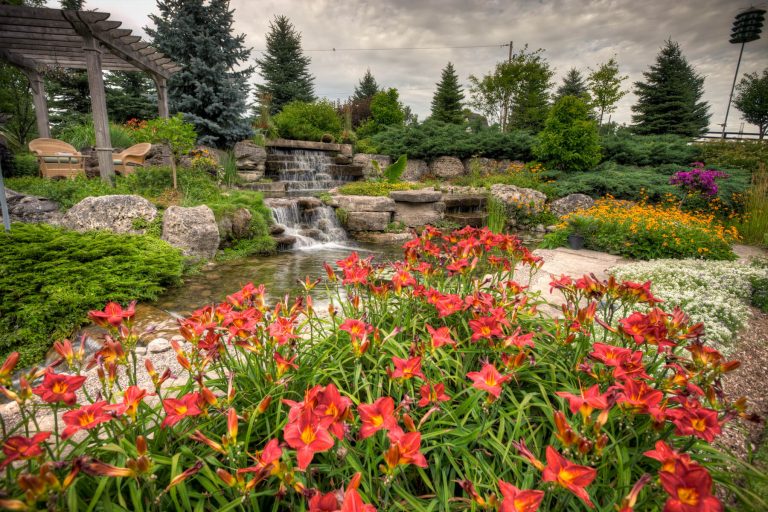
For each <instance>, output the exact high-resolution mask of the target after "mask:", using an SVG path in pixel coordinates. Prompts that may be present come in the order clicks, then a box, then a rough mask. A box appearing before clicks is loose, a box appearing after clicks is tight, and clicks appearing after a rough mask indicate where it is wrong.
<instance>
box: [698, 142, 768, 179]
mask: <svg viewBox="0 0 768 512" xmlns="http://www.w3.org/2000/svg"><path fill="white" fill-rule="evenodd" d="M693 147H694V148H695V149H696V150H697V151H698V153H699V154H698V158H697V160H700V161H702V162H706V163H707V164H709V165H714V166H716V167H718V168H727V169H731V168H741V169H745V170H747V171H750V172H755V171H757V169H758V167H759V166H760V164H761V163H763V164H765V163H766V162H768V144H766V143H765V142H764V141H750V140H743V141H722V140H719V141H707V142H699V143H696V144H694V146H693Z"/></svg>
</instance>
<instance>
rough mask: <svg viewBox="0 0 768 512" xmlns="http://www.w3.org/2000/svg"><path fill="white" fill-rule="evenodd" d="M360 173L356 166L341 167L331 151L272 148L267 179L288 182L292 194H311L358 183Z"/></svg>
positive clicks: (287, 185)
mask: <svg viewBox="0 0 768 512" xmlns="http://www.w3.org/2000/svg"><path fill="white" fill-rule="evenodd" d="M350 170H351V171H353V172H352V173H351V174H350ZM357 170H358V169H357V167H356V166H350V165H338V164H337V163H336V159H335V157H334V156H333V155H332V154H331V153H329V152H327V151H318V150H312V149H281V148H271V149H270V154H269V155H268V156H267V164H266V171H267V173H266V177H267V178H271V179H273V180H275V181H280V182H284V183H285V185H286V187H285V190H286V192H287V193H288V194H289V195H291V194H293V195H295V194H301V195H309V194H312V193H316V192H322V191H325V190H329V189H331V188H334V187H338V186H341V185H343V184H344V183H347V182H349V181H352V180H354V179H355V177H356V174H355V173H354V171H357Z"/></svg>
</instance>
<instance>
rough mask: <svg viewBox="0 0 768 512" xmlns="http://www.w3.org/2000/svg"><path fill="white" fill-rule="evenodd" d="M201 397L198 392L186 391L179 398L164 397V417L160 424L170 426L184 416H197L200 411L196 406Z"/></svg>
mask: <svg viewBox="0 0 768 512" xmlns="http://www.w3.org/2000/svg"><path fill="white" fill-rule="evenodd" d="M200 400H201V397H200V393H198V392H194V393H188V394H186V395H184V396H183V397H181V398H166V399H165V400H163V409H165V419H164V420H163V423H162V424H161V425H160V426H161V427H162V428H165V427H171V426H173V425H175V424H176V423H178V422H180V421H181V420H183V419H184V418H188V417H191V416H197V415H198V414H201V413H202V411H201V410H200V407H199V406H198V403H199V402H200Z"/></svg>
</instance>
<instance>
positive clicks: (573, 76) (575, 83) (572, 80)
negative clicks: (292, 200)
mask: <svg viewBox="0 0 768 512" xmlns="http://www.w3.org/2000/svg"><path fill="white" fill-rule="evenodd" d="M563 96H575V97H577V98H580V99H582V100H586V101H590V97H589V90H588V89H587V84H586V83H585V82H584V77H583V76H582V75H581V72H580V71H579V70H578V69H576V68H571V69H569V70H568V73H567V74H566V75H565V76H564V77H563V83H562V84H561V85H560V87H558V88H557V92H556V93H555V97H554V98H552V99H553V101H554V102H555V103H556V102H557V100H559V99H560V98H562V97H563Z"/></svg>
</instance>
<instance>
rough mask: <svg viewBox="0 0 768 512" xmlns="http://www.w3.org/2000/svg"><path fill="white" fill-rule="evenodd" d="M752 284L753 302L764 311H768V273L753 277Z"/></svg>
mask: <svg viewBox="0 0 768 512" xmlns="http://www.w3.org/2000/svg"><path fill="white" fill-rule="evenodd" d="M750 284H751V285H752V298H751V304H752V305H753V306H754V307H756V308H757V309H759V310H760V311H762V312H763V313H768V275H766V276H762V277H753V278H752V279H751V280H750Z"/></svg>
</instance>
